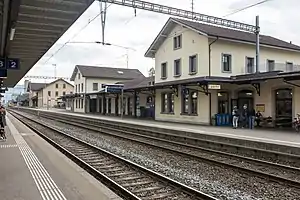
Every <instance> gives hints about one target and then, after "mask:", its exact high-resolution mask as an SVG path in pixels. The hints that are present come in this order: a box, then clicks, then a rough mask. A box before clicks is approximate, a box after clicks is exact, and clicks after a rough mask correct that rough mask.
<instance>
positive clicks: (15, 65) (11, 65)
mask: <svg viewBox="0 0 300 200" xmlns="http://www.w3.org/2000/svg"><path fill="white" fill-rule="evenodd" d="M6 69H20V62H19V59H15V58H8V59H7V62H6Z"/></svg>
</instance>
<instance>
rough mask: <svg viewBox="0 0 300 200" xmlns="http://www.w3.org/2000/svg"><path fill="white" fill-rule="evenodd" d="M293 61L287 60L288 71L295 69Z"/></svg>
mask: <svg viewBox="0 0 300 200" xmlns="http://www.w3.org/2000/svg"><path fill="white" fill-rule="evenodd" d="M293 68H294V67H293V63H292V62H286V71H288V72H292V71H293Z"/></svg>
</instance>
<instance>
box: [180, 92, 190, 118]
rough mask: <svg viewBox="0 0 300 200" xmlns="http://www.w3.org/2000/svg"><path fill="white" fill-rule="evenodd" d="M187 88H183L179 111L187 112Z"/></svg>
mask: <svg viewBox="0 0 300 200" xmlns="http://www.w3.org/2000/svg"><path fill="white" fill-rule="evenodd" d="M189 96H190V95H189V89H184V90H183V92H182V100H181V102H182V109H181V113H183V114H188V113H189Z"/></svg>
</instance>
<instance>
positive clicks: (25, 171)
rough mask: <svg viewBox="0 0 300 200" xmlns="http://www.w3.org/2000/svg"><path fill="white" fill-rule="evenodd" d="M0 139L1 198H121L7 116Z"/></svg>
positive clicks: (84, 199)
mask: <svg viewBox="0 0 300 200" xmlns="http://www.w3.org/2000/svg"><path fill="white" fill-rule="evenodd" d="M6 131H7V141H0V159H1V165H0V194H1V197H0V199H1V200H21V199H22V200H48V199H49V200H50V199H51V200H67V199H68V200H69V199H70V200H98V199H101V200H102V199H103V200H120V199H121V198H119V197H118V196H117V195H115V194H114V193H113V192H112V191H110V190H109V189H108V188H106V187H105V186H104V185H102V184H101V183H100V182H98V181H97V180H96V179H94V178H93V177H92V176H90V175H89V174H88V173H87V172H85V171H84V170H83V169H81V168H80V167H78V166H77V165H76V164H75V163H73V162H72V161H71V160H69V159H68V158H67V157H65V156H64V155H63V154H62V153H60V152H59V151H58V150H56V149H55V148H54V147H52V146H51V145H50V144H48V143H47V142H46V141H44V140H43V139H42V138H40V137H39V136H38V135H36V134H35V133H34V132H32V131H31V130H30V129H29V128H27V127H26V126H24V125H23V124H22V123H20V122H19V121H18V120H16V119H15V118H14V117H13V116H11V115H9V114H8V117H7V127H6Z"/></svg>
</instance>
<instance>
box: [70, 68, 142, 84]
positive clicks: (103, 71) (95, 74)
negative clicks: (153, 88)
mask: <svg viewBox="0 0 300 200" xmlns="http://www.w3.org/2000/svg"><path fill="white" fill-rule="evenodd" d="M78 70H79V71H80V73H81V75H82V76H83V77H89V78H109V79H125V80H131V79H135V78H139V77H144V75H143V74H142V73H141V72H140V71H139V70H138V69H124V68H112V67H97V66H87V65H76V66H75V69H74V71H73V74H72V77H71V81H74V80H75V77H76V74H77V72H78Z"/></svg>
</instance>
